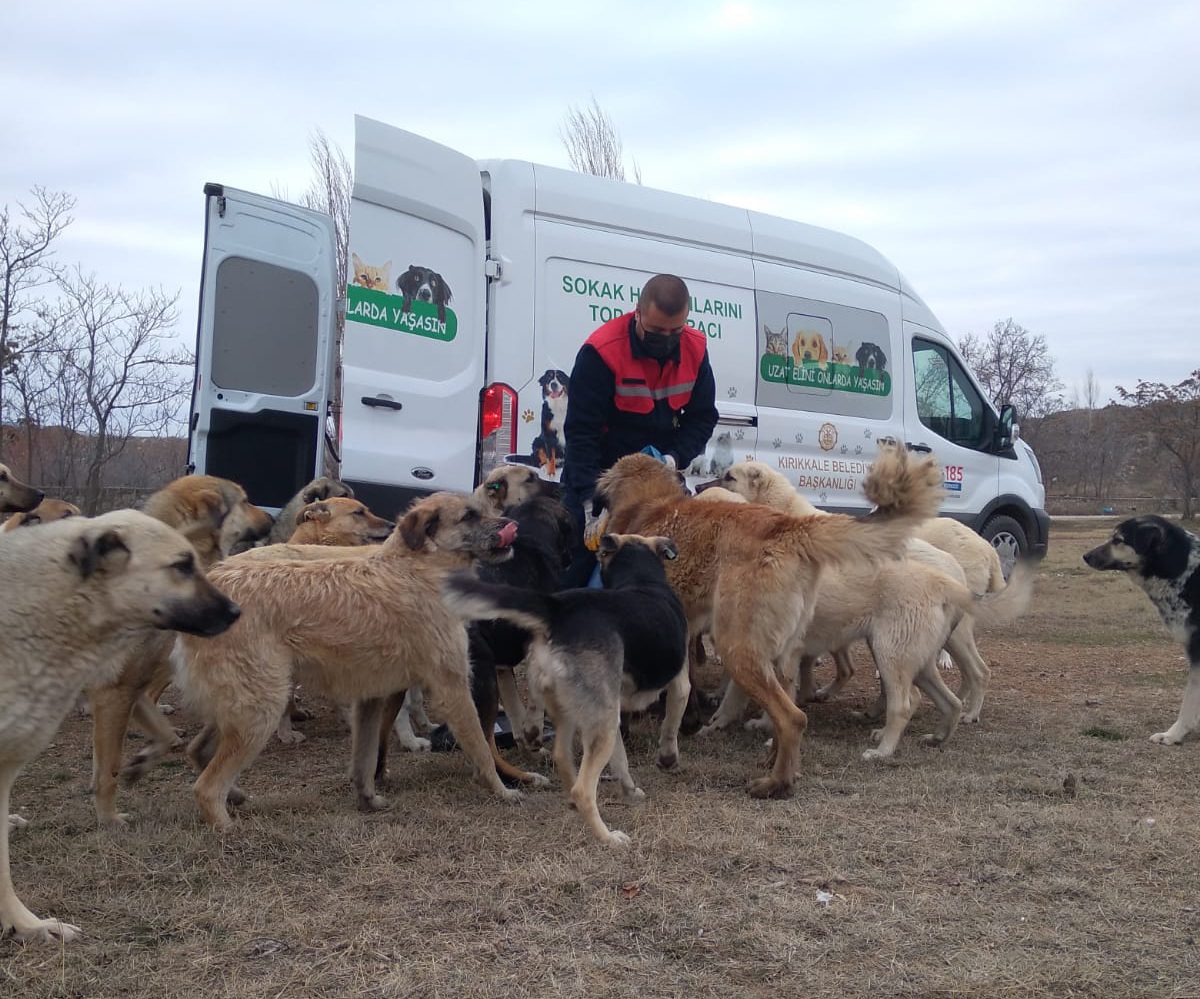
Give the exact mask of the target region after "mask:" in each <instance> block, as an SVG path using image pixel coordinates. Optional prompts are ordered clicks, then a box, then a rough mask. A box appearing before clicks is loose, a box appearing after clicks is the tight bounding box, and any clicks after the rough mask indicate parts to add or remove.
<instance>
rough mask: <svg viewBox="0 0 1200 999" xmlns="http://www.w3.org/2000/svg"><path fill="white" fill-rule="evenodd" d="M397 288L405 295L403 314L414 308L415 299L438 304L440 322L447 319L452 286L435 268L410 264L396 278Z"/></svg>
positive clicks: (402, 307) (401, 310)
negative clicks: (447, 307)
mask: <svg viewBox="0 0 1200 999" xmlns="http://www.w3.org/2000/svg"><path fill="white" fill-rule="evenodd" d="M396 288H397V289H398V290H399V292H400V294H401V295H402V296H403V297H404V302H403V305H402V306H401V309H400V312H401V314H403V313H405V312H408V311H409V310H411V309H412V304H413V301H414V300H415V301H418V302H429V303H431V304H432V305H436V306H437V314H438V322H439V323H444V322H445V321H446V306H447V305H449V304H450V286H449V285H448V284H446V282H445V280H444V279H443V278H442V276H441V275H440V274H439V273H438V272H437V271H435V270H431V269H430V268H428V267H422V266H421V265H420V264H409V265H408V270H406V271H405V272H404V273H403V274H401V275H400V276H399V277H398V278H397V279H396Z"/></svg>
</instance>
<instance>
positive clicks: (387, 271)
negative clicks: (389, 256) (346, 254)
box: [350, 253, 392, 291]
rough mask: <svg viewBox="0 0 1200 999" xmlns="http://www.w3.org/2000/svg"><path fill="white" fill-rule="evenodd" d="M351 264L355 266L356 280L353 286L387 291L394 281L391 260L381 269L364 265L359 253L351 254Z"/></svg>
mask: <svg viewBox="0 0 1200 999" xmlns="http://www.w3.org/2000/svg"><path fill="white" fill-rule="evenodd" d="M350 258H351V263H353V264H354V280H353V282H352V283H353V284H356V285H358V286H359V287H360V288H371V289H372V290H374V291H387V290H388V286H389V285H390V284H391V280H392V262H391V261H390V260H389V261H388V262H387V263H386V264H382V265H381V266H379V267H376V266H374V265H373V264H367V263H363V261H362V260H361V259H360V258H359V255H358V254H357V253H352V254H350Z"/></svg>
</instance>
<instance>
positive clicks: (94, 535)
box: [0, 510, 239, 941]
mask: <svg viewBox="0 0 1200 999" xmlns="http://www.w3.org/2000/svg"><path fill="white" fill-rule="evenodd" d="M0 588H2V589H3V593H4V623H3V627H0V815H7V814H8V805H9V793H10V790H11V788H12V784H13V780H14V779H15V778H16V776H17V772H18V771H19V770H20V769H21V767H22V766H23V765H24V764H25V763H27V762H28V761H29V760H31V759H33V758H34V757H35V756H37V754H38V753H40V752H41V751H42V750H43V749H45V748H46V747H47V746H48V745H49V744H50V741H51V739H53V738H54V733H55V732H56V731H57V730H58V727H59V725H60V724H61V723H62V720H63V718H64V717H65V716H66V714H67V712H68V711H69V710H70V708H71V705H72V704H74V703H75V698H76V697H77V696H78V694H79V691H80V688H81V687H83V686H84V685H85V684H96V683H102V682H104V681H105V680H111V679H114V678H115V673H116V670H117V669H119V667H120V664H121V663H123V662H125V661H126V659H127V658H128V649H129V647H130V645H131V644H133V645H136V644H138V643H139V642H140V640H141V636H142V635H143V634H144V633H145V632H147V631H153V630H154V629H175V630H178V631H187V632H189V633H191V634H193V635H209V636H211V635H216V634H219V633H220V632H222V631H224V630H225V629H226V628H228V627H229V626H230V625H231V624H233V622H234V621H235V620H237V617H238V613H239V611H238V608H237V605H236V604H234V603H233V602H232V601H230V600H229V599H228V598H227V597H225V596H224V595H223V594H221V593H219V592H218V591H217V590H216V589H215V588H214V587H213V585H212V584H211V583H210V582H209V581H208V580H207V579H206V578H205V577H204V573H203V571H201V568H200V566H199V565H198V564H197V561H196V555H195V552H193V550H192V546H191V545H190V544H188V542H187V541H186V540H185V539H184V538H183V537H182V536H181V535H180V534H178V533H177V532H176V531H173V530H171V529H170V528H169V527H167V526H165V525H164V524H160V523H158V522H157V521H155V520H153V519H151V518H150V517H147V516H145V515H144V514H141V513H137V512H136V511H133V510H120V511H118V512H116V513H110V514H105V515H104V516H103V517H96V518H95V519H90V518H84V517H72V518H70V519H67V520H60V521H58V522H56V523H53V524H45V525H43V526H42V527H39V528H38V529H37V530H35V531H15V532H13V534H12V535H11V537H8V538H6V539H5V540H4V543H3V544H0ZM0 929H2V930H3V931H4V932H8V931H10V930H11V931H12V932H13V933H14V934H15V935H16V937H17V939H19V940H42V941H50V940H61V941H69V940H72V939H74V938H75V937H76V936H77V935H78V934H79V928H78V927H76V926H72V925H70V924H69V923H63V922H60V921H59V920H57V919H39V918H38V917H37V916H35V915H34V914H33V913H32V912H30V911H29V910H28V909H27V908H25V906H24V905H22V904H21V901H20V899H18V898H17V895H16V892H15V891H14V889H13V885H12V880H11V876H10V873H9V866H8V825H7V824H6V825H5V827H4V829H3V830H2V831H0Z"/></svg>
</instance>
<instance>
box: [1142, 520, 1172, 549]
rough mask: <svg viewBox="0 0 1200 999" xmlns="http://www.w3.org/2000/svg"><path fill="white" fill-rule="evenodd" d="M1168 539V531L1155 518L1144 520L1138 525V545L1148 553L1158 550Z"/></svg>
mask: <svg viewBox="0 0 1200 999" xmlns="http://www.w3.org/2000/svg"><path fill="white" fill-rule="evenodd" d="M1166 540H1167V532H1166V530H1165V529H1164V528H1163V526H1162V524H1159V523H1156V522H1155V521H1153V520H1144V521H1142V523H1140V524H1139V525H1138V547H1139V548H1141V549H1142V551H1144V552H1145V553H1146V554H1147V555H1152V554H1154V553H1155V552H1157V551H1158V550H1159V549H1160V548H1162V546H1163V542H1164V541H1166Z"/></svg>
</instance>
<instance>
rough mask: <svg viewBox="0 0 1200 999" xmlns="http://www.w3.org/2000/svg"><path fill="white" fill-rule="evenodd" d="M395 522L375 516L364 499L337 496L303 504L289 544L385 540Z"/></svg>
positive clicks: (358, 542) (341, 543) (355, 543)
mask: <svg viewBox="0 0 1200 999" xmlns="http://www.w3.org/2000/svg"><path fill="white" fill-rule="evenodd" d="M395 526H396V525H395V524H394V523H392V521H390V520H384V519H383V518H382V517H376V516H375V514H373V513H372V512H371V511H370V510H368V509H367V506H366V504H365V503H362V502H360V501H359V500H356V499H350V498H349V497H340V496H338V497H333V498H332V499H327V500H318V501H317V502H316V503H309V504H308V506H306V507H304V508H302V509H301V511H300V512H299V513H298V514H297V515H296V529H295V530H294V531H293V532H292V536H291V537H290V538H288V544H291V545H370V544H375V543H377V542H380V541H386V540H387V536H388V535H389V534H391V533H392V529H393V528H394V527H395Z"/></svg>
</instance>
